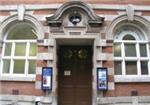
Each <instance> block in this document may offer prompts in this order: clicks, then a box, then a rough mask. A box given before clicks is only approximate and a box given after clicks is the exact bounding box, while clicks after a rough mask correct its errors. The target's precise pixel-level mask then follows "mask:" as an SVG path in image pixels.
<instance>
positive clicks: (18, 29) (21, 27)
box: [7, 22, 37, 40]
mask: <svg viewBox="0 0 150 105" xmlns="http://www.w3.org/2000/svg"><path fill="white" fill-rule="evenodd" d="M36 38H37V37H36V31H35V29H34V28H32V27H31V25H30V24H28V23H23V22H22V23H17V24H14V25H13V26H12V27H11V30H10V31H9V33H8V37H7V39H15V40H17V39H18V40H20V39H24V40H25V39H36Z"/></svg>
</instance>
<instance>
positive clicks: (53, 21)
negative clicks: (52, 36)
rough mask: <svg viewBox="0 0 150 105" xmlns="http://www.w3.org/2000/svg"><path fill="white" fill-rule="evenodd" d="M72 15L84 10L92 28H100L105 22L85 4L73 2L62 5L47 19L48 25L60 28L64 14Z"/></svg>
mask: <svg viewBox="0 0 150 105" xmlns="http://www.w3.org/2000/svg"><path fill="white" fill-rule="evenodd" d="M69 10H70V13H71V12H72V11H73V10H74V11H75V10H78V11H80V10H82V11H84V12H85V14H86V15H87V16H88V17H89V19H88V24H89V26H91V27H99V26H100V25H101V24H102V23H103V22H104V18H103V17H99V16H97V15H96V14H95V13H94V11H93V10H92V9H91V8H90V7H89V6H88V5H87V4H85V3H84V2H81V1H71V2H67V3H65V4H64V5H62V6H61V7H60V8H59V9H58V10H57V11H56V13H55V14H54V15H53V16H50V17H46V19H47V21H48V24H49V25H50V26H51V27H60V26H61V25H62V17H63V15H64V13H68V11H69Z"/></svg>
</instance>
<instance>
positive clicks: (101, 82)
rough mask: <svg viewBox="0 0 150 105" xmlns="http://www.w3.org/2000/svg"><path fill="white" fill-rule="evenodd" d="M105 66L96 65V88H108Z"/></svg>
mask: <svg viewBox="0 0 150 105" xmlns="http://www.w3.org/2000/svg"><path fill="white" fill-rule="evenodd" d="M107 79H108V78H107V68H104V67H98V68H97V89H98V90H107V89H108V80H107Z"/></svg>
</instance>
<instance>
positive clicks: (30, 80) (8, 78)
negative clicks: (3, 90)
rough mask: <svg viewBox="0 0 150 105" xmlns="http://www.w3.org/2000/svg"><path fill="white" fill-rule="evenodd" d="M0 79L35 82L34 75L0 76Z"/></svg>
mask: <svg viewBox="0 0 150 105" xmlns="http://www.w3.org/2000/svg"><path fill="white" fill-rule="evenodd" d="M0 81H25V82H35V75H34V76H26V77H25V76H0Z"/></svg>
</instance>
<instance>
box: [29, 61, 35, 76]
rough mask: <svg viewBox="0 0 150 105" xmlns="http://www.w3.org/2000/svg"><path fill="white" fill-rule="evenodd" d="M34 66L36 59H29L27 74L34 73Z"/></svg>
mask: <svg viewBox="0 0 150 105" xmlns="http://www.w3.org/2000/svg"><path fill="white" fill-rule="evenodd" d="M35 67H36V61H35V60H30V61H29V74H35Z"/></svg>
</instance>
